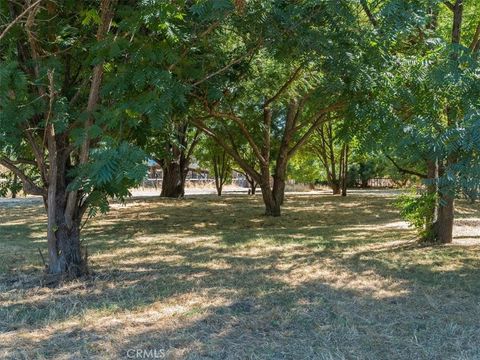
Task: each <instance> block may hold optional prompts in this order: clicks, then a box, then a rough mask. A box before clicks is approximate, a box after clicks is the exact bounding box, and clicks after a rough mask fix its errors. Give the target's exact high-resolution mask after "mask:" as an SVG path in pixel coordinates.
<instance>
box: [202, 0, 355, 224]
mask: <svg viewBox="0 0 480 360" xmlns="http://www.w3.org/2000/svg"><path fill="white" fill-rule="evenodd" d="M337 5H338V6H337ZM357 10H358V7H357V6H356V5H355V4H352V3H347V2H340V3H339V4H335V6H334V5H333V4H331V3H330V2H323V1H321V2H318V3H308V4H303V5H302V6H297V5H293V4H286V3H284V2H282V1H278V2H276V1H274V2H271V3H270V4H269V5H268V6H265V7H264V8H262V9H261V16H260V14H259V13H258V11H259V10H258V9H257V8H255V7H254V6H253V7H252V8H250V7H249V6H247V7H246V12H245V13H244V14H242V16H240V17H238V18H236V17H233V21H232V24H231V26H232V27H233V31H235V33H236V34H238V40H237V41H234V40H232V39H231V38H227V39H225V38H222V36H221V35H218V34H217V35H218V36H220V38H221V39H222V40H219V42H220V41H221V43H225V44H228V45H229V46H227V50H226V51H223V52H221V53H220V54H219V55H218V56H217V58H219V59H224V58H225V60H224V62H225V64H226V65H225V66H228V64H232V63H233V62H234V61H235V60H234V59H236V58H238V55H237V54H238V53H243V54H245V55H244V57H245V58H246V60H245V61H241V62H240V63H239V64H238V66H235V67H233V68H231V69H230V70H231V71H228V72H225V73H223V74H222V76H218V77H216V78H215V81H209V82H208V83H206V84H204V85H205V88H204V89H203V93H202V89H198V91H197V92H196V94H195V96H196V98H197V99H198V102H199V104H200V106H203V110H204V115H203V116H202V117H197V118H195V119H194V120H193V121H194V124H195V125H196V126H197V127H198V128H199V129H201V130H202V131H203V132H204V133H205V134H207V135H208V136H210V137H212V138H213V139H215V141H217V143H218V144H219V145H220V146H222V147H223V148H224V149H225V150H226V151H227V152H228V153H229V155H230V156H232V158H234V160H235V161H236V162H237V163H238V165H239V166H240V167H241V168H242V170H243V171H244V172H245V173H247V174H248V175H249V176H250V177H251V178H252V179H254V180H255V181H256V182H257V183H258V184H259V185H260V187H261V189H262V195H263V200H264V203H265V208H266V209H265V214H266V215H271V216H279V215H280V208H281V205H282V203H283V200H284V190H285V180H286V171H287V167H288V166H287V165H288V162H289V160H290V159H291V157H292V156H293V155H294V154H295V152H296V151H297V150H298V149H299V148H300V147H302V146H303V145H304V143H305V142H306V141H307V140H308V138H309V137H310V136H311V135H312V134H313V133H314V131H315V129H316V128H318V127H319V126H320V125H321V124H322V123H324V122H325V121H326V120H327V118H328V115H329V114H330V113H334V112H335V113H338V112H341V111H342V110H343V109H344V108H345V106H346V102H347V101H346V98H347V96H348V97H350V98H351V95H352V93H351V92H350V91H353V90H355V85H354V84H355V83H356V81H357V80H359V76H358V74H359V71H360V70H359V69H360V66H359V65H360V64H361V62H362V60H361V58H362V56H359V55H357V56H356V55H353V54H361V53H362V52H361V51H357V50H358V47H359V46H362V44H363V40H362V38H361V36H360V34H361V32H358V29H353V27H352V24H356V23H357V22H358V19H357V15H356V14H357V13H358V11H357ZM243 18H245V20H244V19H243ZM264 19H268V21H265V20H264ZM246 21H248V23H247V22H246ZM244 22H245V23H244ZM266 24H268V25H267V26H266ZM226 33H227V32H226V31H224V32H223V36H225V34H226ZM340 44H341V46H340ZM347 93H348V94H349V95H347ZM239 137H243V138H245V139H246V140H247V141H248V145H249V147H250V148H251V150H252V153H253V154H254V156H255V158H256V163H257V164H258V169H259V170H256V169H254V168H252V166H250V164H248V163H247V161H246V159H245V158H244V157H243V155H242V153H240V151H239V147H238V146H237V140H236V139H238V138H239Z"/></svg>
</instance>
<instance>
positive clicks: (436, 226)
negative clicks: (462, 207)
mask: <svg viewBox="0 0 480 360" xmlns="http://www.w3.org/2000/svg"><path fill="white" fill-rule="evenodd" d="M442 173H443V166H439V165H438V162H437V161H429V162H428V163H427V179H428V182H429V183H428V184H427V191H428V193H429V194H430V195H435V196H437V197H438V199H436V201H435V206H432V209H431V212H430V214H428V215H427V219H426V235H425V238H424V239H423V240H424V241H427V242H432V243H437V244H449V243H451V242H452V241H453V220H454V209H455V196H454V195H453V196H452V195H449V194H442V193H441V192H440V191H439V189H438V185H437V184H438V177H439V176H441V175H442Z"/></svg>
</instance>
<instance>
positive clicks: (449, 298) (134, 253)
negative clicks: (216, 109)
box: [0, 193, 480, 359]
mask: <svg viewBox="0 0 480 360" xmlns="http://www.w3.org/2000/svg"><path fill="white" fill-rule="evenodd" d="M392 199H393V198H392V196H390V195H388V194H387V195H385V194H381V193H369V194H354V195H352V196H350V197H349V198H347V199H343V198H340V197H333V196H327V195H315V196H312V195H295V196H290V197H289V198H288V200H287V203H286V206H285V208H284V216H283V217H282V218H279V219H271V218H265V217H263V216H261V213H262V211H263V208H262V205H261V202H260V199H259V197H256V198H253V197H246V196H229V197H226V198H223V199H218V198H216V197H197V198H190V199H187V200H178V201H167V200H158V199H137V200H132V201H129V202H128V204H127V206H126V207H122V206H115V207H114V209H113V210H112V212H111V213H109V214H108V215H107V216H103V217H99V218H97V219H95V220H94V221H93V222H92V223H91V224H90V225H89V226H88V228H87V229H86V230H85V233H84V241H85V243H86V244H88V247H89V251H90V254H91V260H92V262H93V264H92V268H93V270H94V271H95V275H94V276H93V277H92V278H91V279H88V280H82V281H77V282H73V283H68V284H65V285H63V286H60V287H58V288H54V289H51V288H45V287H41V286H39V272H40V261H39V256H38V252H37V247H42V248H43V247H44V246H45V240H44V230H45V226H44V223H43V221H44V217H43V210H42V208H41V206H40V204H38V205H34V204H33V205H32V204H29V205H28V206H19V207H8V208H7V207H0V216H1V218H2V223H1V224H0V358H2V359H3V358H5V359H53V358H54V359H127V358H128V356H127V355H129V354H130V355H132V354H135V353H132V352H128V351H129V349H133V350H136V349H144V350H157V353H156V355H157V357H158V356H162V355H165V357H164V358H168V359H478V358H480V346H479V345H478V344H480V322H479V320H478V319H480V302H479V300H478V299H479V295H480V286H479V285H480V269H479V266H478V265H479V259H480V252H479V250H480V246H478V245H473V246H468V247H467V246H460V245H452V246H445V247H436V248H426V247H419V246H417V245H416V244H415V242H414V233H413V232H412V230H410V229H409V228H408V227H406V226H405V224H404V223H403V222H401V221H400V220H399V218H398V214H397V212H396V211H395V210H394V209H393V207H392V206H391V203H392ZM478 217H479V212H478V208H472V207H470V206H467V205H465V204H461V206H460V208H459V222H458V224H459V226H458V227H457V233H458V234H460V235H458V237H459V238H460V240H462V239H465V238H467V237H468V238H469V239H470V242H469V244H472V243H473V244H474V242H472V241H471V240H472V237H473V236H476V235H475V234H474V235H472V234H471V232H468V231H467V230H468V229H467V227H468V226H473V227H471V229H470V230H475V227H474V226H475V225H474V224H475V223H476V222H478ZM472 224H473V225H472ZM466 229H467V230H466ZM477 229H478V227H477ZM153 354H154V355H155V353H153ZM147 355H148V353H147ZM143 358H147V357H143Z"/></svg>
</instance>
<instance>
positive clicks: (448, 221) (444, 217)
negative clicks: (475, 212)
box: [434, 195, 455, 244]
mask: <svg viewBox="0 0 480 360" xmlns="http://www.w3.org/2000/svg"><path fill="white" fill-rule="evenodd" d="M454 208H455V198H454V197H453V196H451V195H441V196H440V201H439V204H438V207H437V221H436V223H435V226H434V229H435V233H434V239H435V242H436V243H438V244H450V243H451V242H452V241H453V220H454Z"/></svg>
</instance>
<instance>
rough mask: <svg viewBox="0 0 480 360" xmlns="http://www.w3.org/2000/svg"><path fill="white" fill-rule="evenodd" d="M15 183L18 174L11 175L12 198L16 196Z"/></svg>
mask: <svg viewBox="0 0 480 360" xmlns="http://www.w3.org/2000/svg"><path fill="white" fill-rule="evenodd" d="M17 183H18V176H17V174H14V175H13V185H12V199H16V198H17Z"/></svg>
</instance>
